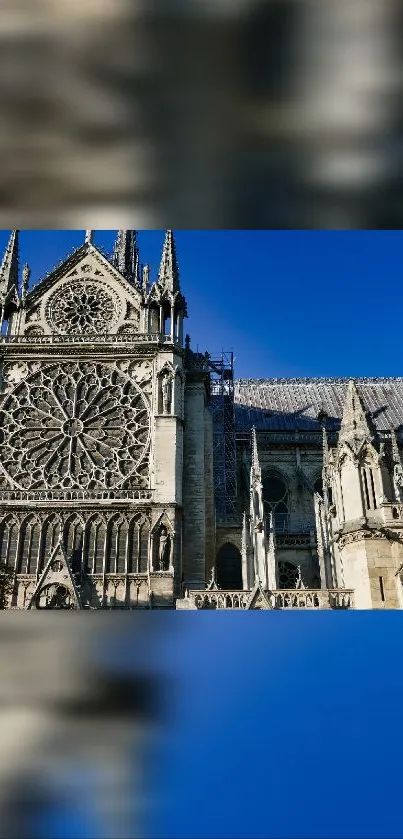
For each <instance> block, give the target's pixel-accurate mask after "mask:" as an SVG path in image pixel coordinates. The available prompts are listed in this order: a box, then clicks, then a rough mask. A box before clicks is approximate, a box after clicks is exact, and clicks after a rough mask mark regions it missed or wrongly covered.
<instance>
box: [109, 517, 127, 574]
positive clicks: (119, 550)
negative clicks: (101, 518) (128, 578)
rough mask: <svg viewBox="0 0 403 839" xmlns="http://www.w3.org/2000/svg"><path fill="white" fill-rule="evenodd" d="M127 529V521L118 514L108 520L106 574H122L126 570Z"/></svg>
mask: <svg viewBox="0 0 403 839" xmlns="http://www.w3.org/2000/svg"><path fill="white" fill-rule="evenodd" d="M127 531H128V526H127V521H126V520H125V519H123V518H121V517H120V516H118V517H117V518H114V519H112V521H111V522H109V527H108V546H107V553H106V572H107V573H108V574H123V573H124V572H125V570H126V546H127Z"/></svg>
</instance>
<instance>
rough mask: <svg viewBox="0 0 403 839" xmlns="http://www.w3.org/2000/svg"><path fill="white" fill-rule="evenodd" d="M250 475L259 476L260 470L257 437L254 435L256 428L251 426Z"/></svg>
mask: <svg viewBox="0 0 403 839" xmlns="http://www.w3.org/2000/svg"><path fill="white" fill-rule="evenodd" d="M252 477H253V478H258V479H259V480H260V478H261V470H260V463H259V453H258V450H257V437H256V428H255V426H253V428H252Z"/></svg>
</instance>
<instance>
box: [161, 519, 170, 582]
mask: <svg viewBox="0 0 403 839" xmlns="http://www.w3.org/2000/svg"><path fill="white" fill-rule="evenodd" d="M170 555H171V538H170V536H169V533H168V531H167V529H166V527H161V530H160V532H159V545H158V569H159V571H167V570H168V568H169V565H170V558H171V557H170Z"/></svg>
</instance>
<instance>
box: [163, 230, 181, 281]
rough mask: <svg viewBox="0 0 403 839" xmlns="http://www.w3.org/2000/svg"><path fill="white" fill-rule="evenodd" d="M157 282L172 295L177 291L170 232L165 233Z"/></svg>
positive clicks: (175, 261)
mask: <svg viewBox="0 0 403 839" xmlns="http://www.w3.org/2000/svg"><path fill="white" fill-rule="evenodd" d="M158 282H159V284H160V285H161V286H162V287H163V288H165V289H167V290H168V291H170V292H172V294H175V293H176V292H177V291H179V269H178V262H177V258H176V247H175V239H174V234H173V231H172V230H167V231H166V233H165V241H164V247H163V249H162V257H161V265H160V270H159V274H158Z"/></svg>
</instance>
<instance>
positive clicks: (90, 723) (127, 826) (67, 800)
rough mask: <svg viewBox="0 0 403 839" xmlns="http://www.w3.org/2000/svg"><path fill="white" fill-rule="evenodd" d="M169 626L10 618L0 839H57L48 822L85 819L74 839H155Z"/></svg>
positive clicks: (0, 706)
mask: <svg viewBox="0 0 403 839" xmlns="http://www.w3.org/2000/svg"><path fill="white" fill-rule="evenodd" d="M160 624H161V622H159V623H158V621H157V622H156V624H155V626H154V627H151V625H150V624H149V623H148V622H147V621H143V620H141V617H140V619H139V618H138V617H136V616H125V615H116V616H115V615H110V614H108V615H101V614H97V615H82V616H81V615H79V616H77V615H75V616H73V617H72V616H71V615H67V614H66V615H63V614H59V613H58V614H56V615H50V614H49V615H41V614H39V613H35V615H29V614H27V613H24V614H18V613H16V612H15V613H12V612H11V613H7V614H6V613H4V614H1V615H0V668H1V680H0V742H1V749H0V837H1V839H41V837H42V836H46V837H49V835H59V833H56V834H53V833H52V827H51V821H50V819H51V818H53V819H54V818H55V817H56V819H57V818H59V819H63V818H64V819H66V815H65V814H66V813H67V814H71V815H72V816H73V815H74V813H78V814H81V815H80V818H82V819H84V821H83V825H84V826H81V829H80V828H76V829H77V830H78V833H76V832H74V833H72V836H73V835H80V836H81V835H85V836H86V837H87V838H88V839H92V837H93V839H115V837H116V839H131V838H132V837H137V836H142V837H143V836H145V835H146V824H147V818H148V814H149V808H150V806H151V801H152V796H151V792H152V785H151V780H150V777H149V774H147V772H148V770H147V767H149V765H150V755H151V753H152V748H153V742H155V740H156V738H157V737H158V736H159V735H160V734H161V722H162V716H161V714H160V712H159V708H160V707H161V705H162V704H163V703H165V704H166V702H167V701H168V700H169V697H168V695H167V694H166V693H164V689H163V686H162V682H161V678H160V675H161V674H160V672H159V669H158V664H157V660H156V657H155V653H153V646H154V644H155V641H156V640H158V635H159V627H160ZM133 648H134V649H133ZM136 650H138V651H139V652H138V653H137V654H136ZM55 814H56V815H55ZM76 824H78V822H77V820H76ZM40 825H42V828H41V827H40ZM53 830H56V828H55V827H54V828H53ZM67 830H68V828H67ZM62 834H63V835H66V828H65V830H64V832H63V831H61V832H60V835H62Z"/></svg>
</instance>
